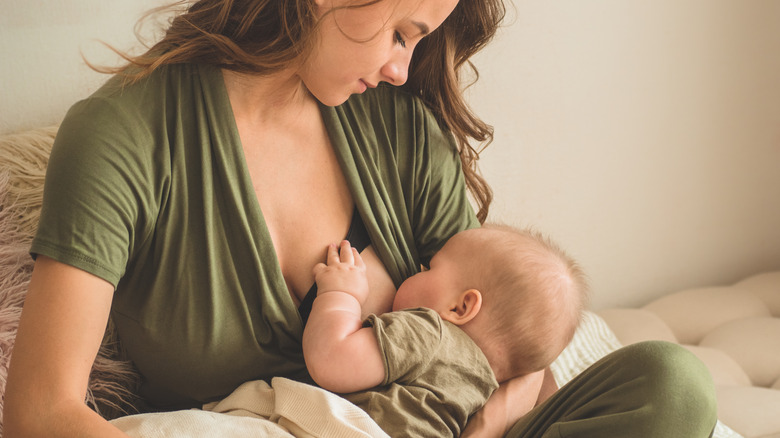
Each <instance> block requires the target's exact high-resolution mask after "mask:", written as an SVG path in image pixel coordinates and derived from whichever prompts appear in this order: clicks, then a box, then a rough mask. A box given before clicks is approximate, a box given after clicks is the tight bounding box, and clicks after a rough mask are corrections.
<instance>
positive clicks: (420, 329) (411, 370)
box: [345, 308, 498, 438]
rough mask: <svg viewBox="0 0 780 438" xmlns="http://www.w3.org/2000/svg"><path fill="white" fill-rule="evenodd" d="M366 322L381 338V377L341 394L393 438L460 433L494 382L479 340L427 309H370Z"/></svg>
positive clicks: (433, 436)
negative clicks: (376, 312) (380, 311)
mask: <svg viewBox="0 0 780 438" xmlns="http://www.w3.org/2000/svg"><path fill="white" fill-rule="evenodd" d="M365 325H367V326H370V327H373V329H374V333H375V334H376V337H377V340H378V342H379V350H380V351H381V353H382V359H383V361H384V364H385V380H384V382H382V384H381V385H380V386H378V387H376V388H373V389H371V390H368V391H361V392H356V393H352V394H346V395H345V398H347V399H348V400H349V401H351V402H352V403H354V404H356V405H357V406H359V407H360V408H362V409H363V410H364V411H366V412H367V413H368V414H369V415H370V416H371V418H373V419H374V421H376V422H377V424H379V427H381V428H382V429H383V430H384V431H385V432H386V433H387V434H388V435H390V436H391V437H393V438H396V437H420V438H422V437H431V438H440V437H447V436H460V434H461V432H463V429H464V428H465V427H466V422H467V421H468V419H469V417H470V416H471V414H473V413H474V412H476V411H477V410H479V409H480V408H481V407H482V406H483V405H484V404H485V402H487V399H488V397H490V394H492V393H493V391H495V390H496V388H498V382H497V381H496V378H495V376H494V375H493V371H492V370H491V369H490V364H489V363H488V360H487V358H486V357H485V355H484V354H483V353H482V350H480V349H479V347H477V344H475V343H474V341H472V340H471V338H470V337H469V336H468V335H467V334H466V332H464V331H463V330H461V329H460V328H459V327H458V326H456V325H454V324H452V323H450V322H447V321H444V320H442V319H441V317H440V316H439V315H438V314H437V313H436V312H435V311H433V310H431V309H422V308H421V309H412V310H403V311H400V312H390V313H385V314H384V315H380V316H376V315H371V316H369V318H368V319H367V320H366V324H365Z"/></svg>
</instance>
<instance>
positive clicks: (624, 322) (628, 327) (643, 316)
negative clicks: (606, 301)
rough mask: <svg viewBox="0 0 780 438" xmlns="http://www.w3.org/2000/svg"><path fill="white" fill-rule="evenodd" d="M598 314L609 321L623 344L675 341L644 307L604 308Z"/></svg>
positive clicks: (670, 332)
mask: <svg viewBox="0 0 780 438" xmlns="http://www.w3.org/2000/svg"><path fill="white" fill-rule="evenodd" d="M599 315H600V316H601V317H602V318H604V319H605V320H606V321H608V322H609V326H610V328H612V330H613V331H614V332H615V333H616V336H618V339H619V340H620V342H621V343H622V344H623V345H630V344H635V343H637V342H642V341H669V342H677V337H675V336H674V333H673V332H672V330H671V329H670V328H669V326H668V325H666V323H664V322H663V320H661V318H659V317H658V315H656V314H655V313H653V312H651V311H649V310H645V309H606V310H602V311H601V312H599Z"/></svg>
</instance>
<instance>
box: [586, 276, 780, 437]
mask: <svg viewBox="0 0 780 438" xmlns="http://www.w3.org/2000/svg"><path fill="white" fill-rule="evenodd" d="M597 313H598V314H599V315H600V316H602V317H603V318H604V320H605V321H606V322H607V324H608V325H609V326H610V328H612V329H613V330H614V332H615V335H616V336H617V338H618V339H620V340H621V342H623V343H624V344H629V343H634V342H639V341H644V340H651V339H659V340H667V341H668V340H670V337H672V338H676V339H677V340H678V341H679V342H680V343H681V344H683V345H685V347H686V348H688V349H689V350H690V351H691V352H693V353H694V354H695V355H696V356H697V357H699V359H701V361H702V362H704V364H705V365H706V366H707V368H708V369H709V371H710V373H711V374H712V377H713V380H714V382H715V387H716V389H717V391H718V417H719V418H720V419H721V420H722V421H723V422H724V423H725V424H727V425H728V426H730V427H731V428H733V429H734V430H736V431H737V432H739V433H740V434H742V435H743V436H744V437H746V438H769V437H780V415H778V414H780V271H776V272H766V273H761V274H758V275H754V276H752V277H749V278H746V279H744V280H742V281H739V282H737V283H735V284H733V285H731V286H721V287H708V288H698V289H688V290H683V291H680V292H676V293H672V294H669V295H666V296H663V297H661V298H658V299H656V300H655V301H653V302H651V303H649V304H647V305H646V306H644V307H642V308H640V309H604V310H600V311H599V312H597Z"/></svg>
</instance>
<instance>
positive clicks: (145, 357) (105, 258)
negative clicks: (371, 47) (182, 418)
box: [31, 64, 478, 409]
mask: <svg viewBox="0 0 780 438" xmlns="http://www.w3.org/2000/svg"><path fill="white" fill-rule="evenodd" d="M119 84H120V82H119V79H118V78H113V79H111V80H110V81H109V82H107V84H106V85H105V86H103V87H102V88H101V89H100V90H98V91H97V92H96V93H95V94H93V95H92V96H91V97H89V98H88V99H86V100H84V101H81V102H78V103H77V104H75V105H74V106H73V107H72V108H71V110H70V111H69V112H68V115H67V116H66V118H65V120H64V121H63V123H62V125H61V127H60V130H59V133H58V135H57V138H56V140H55V144H54V147H53V150H52V154H51V158H50V162H49V168H48V171H47V176H46V184H45V190H44V202H43V208H42V211H41V221H40V226H39V230H38V233H37V235H36V238H35V240H34V242H33V245H32V249H31V252H32V253H33V254H34V255H35V254H44V255H46V256H49V257H52V258H54V259H56V260H58V261H61V262H63V263H66V264H69V265H72V266H76V267H78V268H81V269H83V270H85V271H88V272H90V273H92V274H94V275H97V276H98V277H101V278H103V279H105V280H107V281H109V282H111V283H112V284H113V285H114V286H115V287H116V291H115V294H114V300H113V305H112V317H113V319H114V322H115V323H116V327H117V330H118V333H119V337H120V339H121V341H122V344H123V347H124V349H125V350H126V354H127V355H128V357H129V358H130V359H131V360H132V361H133V362H134V363H135V365H136V367H137V368H138V370H139V371H140V372H141V374H142V375H143V377H144V385H143V388H142V395H143V396H144V397H146V398H147V399H148V401H149V402H150V403H151V404H152V405H153V406H155V407H156V408H161V409H171V408H178V407H183V406H196V405H199V404H201V403H203V402H208V401H212V400H215V399H220V398H223V397H225V396H226V395H228V394H229V393H230V392H231V391H232V390H233V389H235V388H236V387H237V386H238V385H240V384H241V383H243V382H245V381H248V380H257V379H270V378H271V377H274V376H282V377H289V378H294V379H298V380H304V381H306V380H308V374H307V372H306V367H305V365H304V362H303V354H302V351H301V336H302V332H303V327H302V323H301V319H300V316H299V314H298V312H297V309H296V307H295V304H294V303H293V301H292V298H291V297H290V294H289V292H288V290H287V287H286V284H285V281H284V278H283V277H282V273H281V270H280V267H279V264H278V262H277V260H276V253H275V251H274V248H273V244H272V242H271V239H270V236H269V234H268V230H267V228H266V226H265V222H264V220H263V216H262V214H261V211H260V206H259V203H258V201H257V197H256V195H255V191H254V189H253V186H252V182H251V179H250V177H249V173H248V170H247V165H246V163H245V161H244V153H243V150H242V147H241V142H240V139H239V136H238V131H237V129H236V125H235V120H234V118H233V114H232V110H231V106H230V102H229V100H228V97H227V92H226V90H225V85H224V81H223V79H222V74H221V71H220V70H219V69H218V68H215V67H210V66H203V65H194V64H186V65H174V66H169V67H165V68H162V69H160V70H158V71H156V72H155V73H154V74H153V75H152V76H151V77H149V78H147V79H145V80H143V81H141V82H139V83H136V84H134V85H130V86H127V87H124V88H122V87H120V85H119ZM321 112H322V116H323V119H324V121H325V124H326V127H327V130H328V134H329V136H330V140H331V143H332V144H333V147H334V149H335V151H336V154H337V156H338V159H339V161H340V164H341V166H342V170H343V172H344V175H345V177H346V179H347V183H348V185H349V189H350V191H351V193H352V196H353V199H354V201H355V204H356V206H357V209H358V211H359V212H360V215H361V216H362V218H363V220H364V222H365V225H366V228H367V230H368V232H369V235H370V238H371V241H372V245H373V247H374V249H375V251H376V253H377V254H378V256H379V258H380V259H381V260H382V262H383V263H384V265H385V267H386V268H387V270H388V272H389V273H390V276H391V277H392V279H393V281H394V282H395V283H396V285H398V284H400V283H401V282H402V281H403V279H405V278H406V277H408V276H410V275H412V274H414V273H415V272H417V271H418V270H419V266H420V264H421V263H422V264H427V263H428V261H429V260H430V258H431V257H432V255H433V254H434V253H435V252H436V251H437V250H438V249H439V248H440V247H441V246H442V245H443V244H444V242H445V241H446V239H448V238H449V237H450V236H452V235H453V234H455V233H456V232H458V231H460V230H463V229H467V228H472V227H475V226H477V225H478V222H477V220H476V218H475V215H474V212H473V209H472V207H471V205H470V204H469V202H468V199H467V195H466V192H465V188H464V181H463V176H462V173H461V169H460V162H459V159H458V156H457V152H456V149H455V146H454V143H453V140H452V136H451V135H449V134H448V133H447V132H445V131H442V130H441V129H440V128H439V126H438V125H437V123H436V121H435V119H434V118H433V117H432V116H431V114H430V113H429V112H428V111H427V109H426V108H425V107H424V105H422V104H421V103H420V102H419V101H418V100H417V99H415V98H413V97H412V96H410V95H408V94H406V93H404V92H403V91H401V90H399V89H397V88H394V87H389V86H382V87H379V88H377V89H375V90H369V91H368V92H366V93H365V94H363V95H360V96H353V97H352V98H351V99H350V100H348V101H347V102H346V103H344V104H343V105H341V106H339V107H324V106H323V107H321Z"/></svg>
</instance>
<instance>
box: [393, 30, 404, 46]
mask: <svg viewBox="0 0 780 438" xmlns="http://www.w3.org/2000/svg"><path fill="white" fill-rule="evenodd" d="M394 37H395V43H396V44H398V45H400V46H401V47H403V48H404V49H405V48H406V41H405V40H404V37H402V36H401V32H398V31H396V32H395V35H394Z"/></svg>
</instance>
